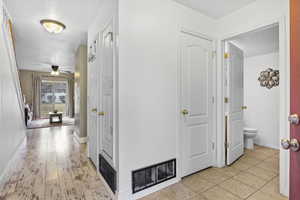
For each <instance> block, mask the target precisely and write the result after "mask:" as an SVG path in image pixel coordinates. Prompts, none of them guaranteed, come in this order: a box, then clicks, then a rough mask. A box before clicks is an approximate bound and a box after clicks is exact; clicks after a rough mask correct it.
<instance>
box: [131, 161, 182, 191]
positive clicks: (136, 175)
mask: <svg viewBox="0 0 300 200" xmlns="http://www.w3.org/2000/svg"><path fill="white" fill-rule="evenodd" d="M175 177H176V159H172V160H169V161H166V162H162V163H159V164H155V165H152V166H149V167H145V168H143V169H138V170H135V171H133V172H132V192H133V193H136V192H139V191H142V190H144V189H146V188H149V187H152V186H154V185H157V184H159V183H162V182H164V181H167V180H170V179H172V178H175Z"/></svg>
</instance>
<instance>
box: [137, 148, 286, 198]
mask: <svg viewBox="0 0 300 200" xmlns="http://www.w3.org/2000/svg"><path fill="white" fill-rule="evenodd" d="M278 175H279V151H277V150H274V149H270V148H265V147H260V146H256V147H255V150H254V151H250V150H246V152H245V155H244V156H242V157H241V158H240V159H239V160H238V161H236V162H235V163H234V164H233V165H231V166H230V167H226V168H209V169H207V170H203V171H201V172H199V173H197V174H194V175H191V176H189V177H186V178H184V179H183V180H182V181H181V182H179V183H177V184H175V185H172V186H170V187H168V188H165V189H163V190H161V191H159V192H156V193H154V194H151V195H149V196H147V197H144V198H142V199H140V200H242V199H247V200H287V199H288V198H286V197H284V196H282V195H280V194H279V185H278V184H279V183H278V181H279V177H278Z"/></svg>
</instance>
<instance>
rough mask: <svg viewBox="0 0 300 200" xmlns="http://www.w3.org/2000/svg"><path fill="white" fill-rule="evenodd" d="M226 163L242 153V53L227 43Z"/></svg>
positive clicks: (229, 162) (234, 159)
mask: <svg viewBox="0 0 300 200" xmlns="http://www.w3.org/2000/svg"><path fill="white" fill-rule="evenodd" d="M226 48H227V53H228V54H227V55H228V56H227V65H226V71H227V81H226V86H227V95H228V103H226V104H227V145H226V146H227V147H226V148H227V163H226V164H227V165H230V164H232V163H233V162H234V161H236V160H237V159H238V158H239V157H240V156H242V155H243V154H244V132H243V130H244V120H243V106H244V81H243V78H244V55H243V51H242V50H241V49H239V48H238V47H236V46H235V45H233V44H232V43H230V42H228V43H227V47H226Z"/></svg>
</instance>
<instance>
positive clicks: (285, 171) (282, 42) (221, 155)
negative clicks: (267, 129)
mask: <svg viewBox="0 0 300 200" xmlns="http://www.w3.org/2000/svg"><path fill="white" fill-rule="evenodd" d="M274 24H278V25H279V70H280V85H279V90H280V94H281V95H280V100H279V101H280V105H279V106H280V108H279V112H280V120H279V127H280V128H279V129H280V130H279V135H280V138H278V143H280V139H282V138H290V128H289V123H288V120H287V119H288V116H289V113H290V59H289V57H290V48H289V47H290V45H289V42H288V41H289V38H290V36H289V18H288V17H286V16H283V17H281V18H277V19H273V20H270V21H266V22H263V23H260V24H255V25H252V26H247V27H244V28H242V29H241V30H239V31H237V32H235V33H232V34H229V35H225V36H223V37H221V39H220V41H219V49H218V63H219V65H218V72H217V73H218V77H219V79H218V81H219V82H218V94H219V97H220V98H219V99H218V108H219V109H218V111H217V114H218V115H217V116H218V125H217V126H218V136H217V140H218V141H217V144H218V147H220V148H218V149H217V150H218V152H217V166H218V167H224V166H225V148H224V144H225V120H224V119H225V106H226V105H225V103H224V98H225V82H224V77H225V71H224V68H225V59H224V56H223V55H224V53H225V41H226V40H228V39H230V38H232V37H234V36H238V35H240V34H243V33H248V32H251V31H254V30H259V29H261V28H264V27H266V26H270V25H274ZM289 162H290V161H289V152H288V151H283V150H282V149H280V192H281V193H282V194H284V195H286V196H288V193H289Z"/></svg>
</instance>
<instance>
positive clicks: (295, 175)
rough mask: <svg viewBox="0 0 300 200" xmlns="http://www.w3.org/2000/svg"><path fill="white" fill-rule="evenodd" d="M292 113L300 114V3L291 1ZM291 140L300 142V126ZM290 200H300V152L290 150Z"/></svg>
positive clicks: (293, 130)
mask: <svg viewBox="0 0 300 200" xmlns="http://www.w3.org/2000/svg"><path fill="white" fill-rule="evenodd" d="M290 6H291V73H290V74H291V113H293V114H294V113H295V114H298V115H299V114H300V57H299V54H300V1H299V0H291V4H290ZM291 138H295V139H297V140H298V141H300V126H299V125H291ZM290 154H291V159H290V197H289V199H290V200H299V199H300V190H299V188H300V173H299V172H300V152H299V151H298V152H293V151H291V150H290Z"/></svg>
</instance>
